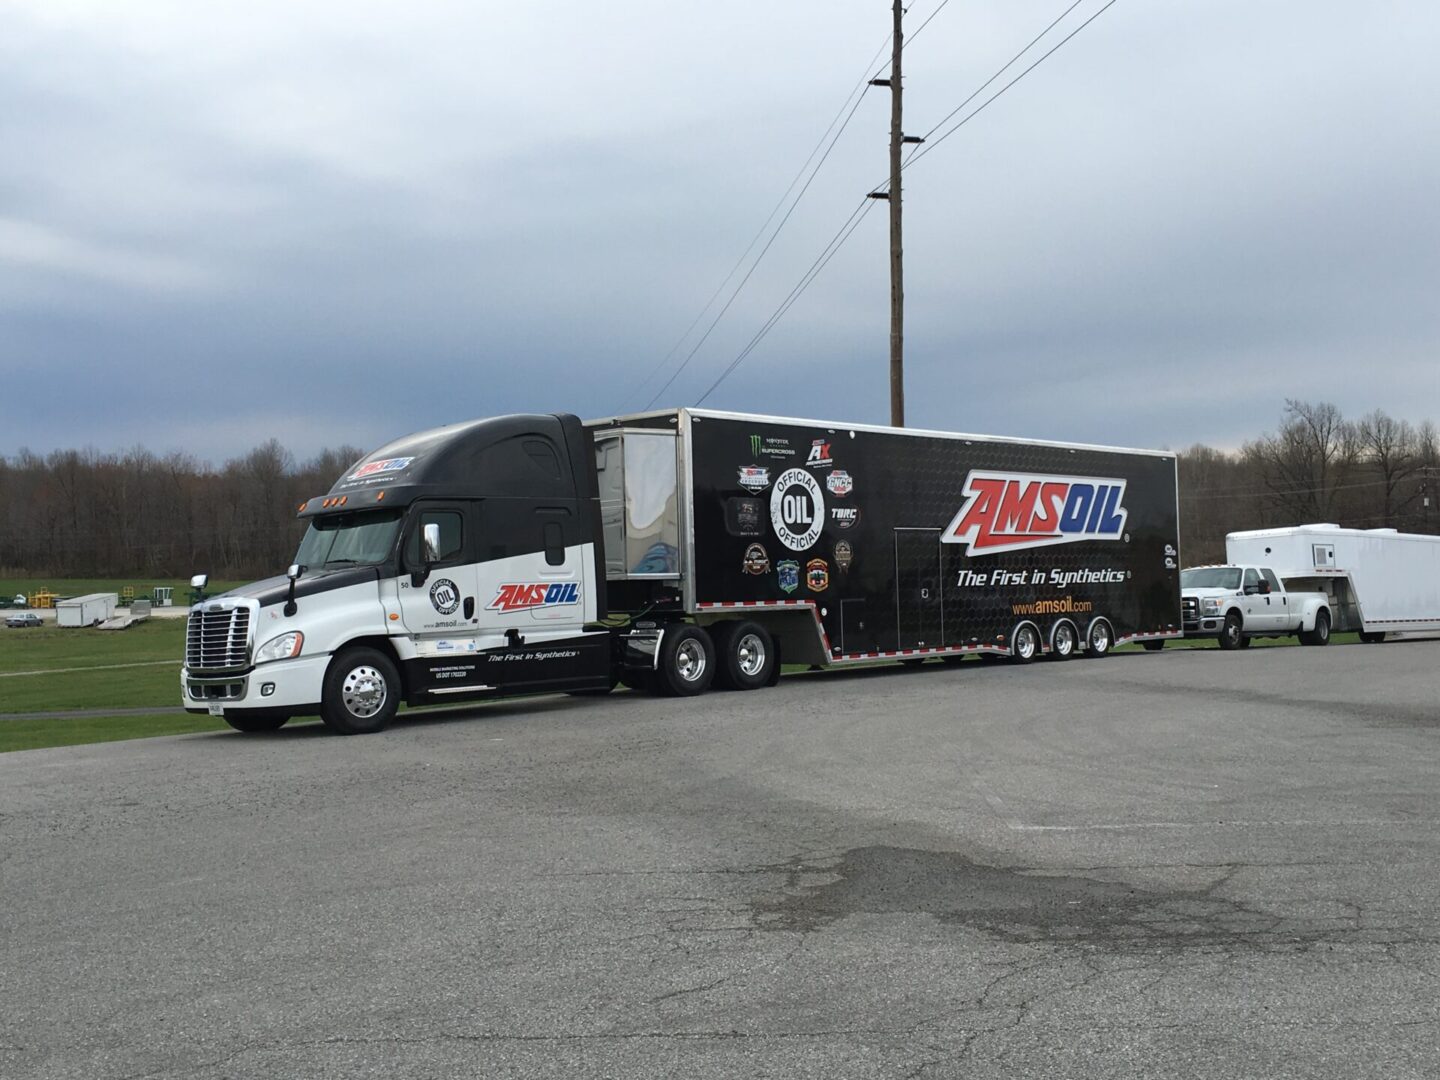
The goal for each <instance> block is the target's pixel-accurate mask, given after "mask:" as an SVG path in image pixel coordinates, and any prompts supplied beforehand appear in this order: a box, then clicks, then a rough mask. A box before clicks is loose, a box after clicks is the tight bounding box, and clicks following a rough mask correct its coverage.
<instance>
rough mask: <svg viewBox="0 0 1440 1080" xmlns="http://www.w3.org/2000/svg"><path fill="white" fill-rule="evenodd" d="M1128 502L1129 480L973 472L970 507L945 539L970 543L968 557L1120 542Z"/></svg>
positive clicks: (968, 488)
mask: <svg viewBox="0 0 1440 1080" xmlns="http://www.w3.org/2000/svg"><path fill="white" fill-rule="evenodd" d="M1124 497H1125V481H1124V480H1115V479H1110V478H1101V477H1095V476H1050V475H1046V474H1040V473H1005V472H986V471H982V470H979V469H974V470H971V472H970V475H969V476H967V477H966V478H965V503H964V505H963V506H961V507H960V511H959V513H957V514H956V515H955V518H954V520H953V521H951V522H950V525H949V527H947V528H946V530H945V531H944V532H943V533H942V534H941V536H940V539H941V542H942V543H946V544H968V545H969V546H968V547H967V548H966V550H965V554H967V555H989V554H993V553H996V552H1001V551H1019V550H1021V549H1023V548H1036V547H1047V546H1049V545H1051V544H1073V543H1076V542H1078V541H1081V540H1119V539H1121V538H1122V537H1123V536H1124V530H1125V519H1126V518H1127V517H1128V516H1129V511H1127V510H1126V509H1125V507H1124V506H1123V505H1121V500H1122V499H1124Z"/></svg>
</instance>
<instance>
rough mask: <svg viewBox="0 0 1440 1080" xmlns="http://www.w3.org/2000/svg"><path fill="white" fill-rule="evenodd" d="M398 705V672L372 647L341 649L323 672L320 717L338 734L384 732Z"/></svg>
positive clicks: (391, 662)
mask: <svg viewBox="0 0 1440 1080" xmlns="http://www.w3.org/2000/svg"><path fill="white" fill-rule="evenodd" d="M399 708H400V675H399V673H398V672H396V670H395V664H394V661H392V660H391V659H390V658H389V657H388V656H386V655H385V654H384V653H382V652H380V651H378V650H376V649H363V648H361V649H345V650H344V651H342V652H341V653H340V654H339V655H338V656H336V657H335V659H334V661H332V662H331V664H330V670H329V671H327V672H326V673H325V686H324V689H323V691H322V692H321V697H320V719H321V720H323V721H324V722H325V726H326V727H328V728H329V729H330V730H331V731H333V732H335V733H336V734H338V735H373V734H375V733H376V732H378V731H384V730H385V729H386V728H387V727H389V726H390V721H391V720H393V719H394V718H395V711H396V710H397V709H399Z"/></svg>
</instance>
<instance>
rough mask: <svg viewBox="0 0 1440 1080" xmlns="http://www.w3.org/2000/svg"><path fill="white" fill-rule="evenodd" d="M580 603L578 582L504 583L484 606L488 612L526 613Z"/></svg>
mask: <svg viewBox="0 0 1440 1080" xmlns="http://www.w3.org/2000/svg"><path fill="white" fill-rule="evenodd" d="M579 602H580V583H579V582H578V581H517V582H506V583H505V584H503V585H501V586H500V588H499V590H498V591H497V592H496V594H495V599H494V600H491V601H490V603H489V604H488V605H487V606H486V609H487V610H489V611H526V610H531V609H534V608H547V607H565V606H567V605H569V604H578V603H579Z"/></svg>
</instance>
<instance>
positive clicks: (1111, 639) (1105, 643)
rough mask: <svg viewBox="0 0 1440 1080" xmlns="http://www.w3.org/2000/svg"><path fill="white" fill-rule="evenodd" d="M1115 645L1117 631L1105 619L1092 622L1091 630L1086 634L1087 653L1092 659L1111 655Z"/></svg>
mask: <svg viewBox="0 0 1440 1080" xmlns="http://www.w3.org/2000/svg"><path fill="white" fill-rule="evenodd" d="M1114 645H1115V631H1114V630H1112V629H1111V628H1110V624H1109V623H1108V622H1106V621H1105V620H1104V619H1096V620H1095V621H1094V622H1092V623H1091V624H1090V632H1089V633H1088V634H1086V635H1085V655H1086V656H1087V657H1089V658H1091V659H1092V660H1098V659H1100V658H1101V657H1105V656H1109V655H1110V650H1111V649H1112V648H1113V647H1114Z"/></svg>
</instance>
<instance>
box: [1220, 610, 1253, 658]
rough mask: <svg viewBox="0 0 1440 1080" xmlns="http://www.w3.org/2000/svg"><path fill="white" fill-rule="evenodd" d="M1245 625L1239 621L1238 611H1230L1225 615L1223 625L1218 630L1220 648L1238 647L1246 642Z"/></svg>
mask: <svg viewBox="0 0 1440 1080" xmlns="http://www.w3.org/2000/svg"><path fill="white" fill-rule="evenodd" d="M1248 640H1249V639H1247V638H1246V637H1245V627H1244V626H1243V624H1242V623H1241V622H1240V613H1239V612H1238V611H1232V612H1230V613H1229V614H1228V615H1226V616H1225V625H1224V627H1223V628H1222V629H1221V630H1220V648H1222V649H1239V648H1242V647H1243V646H1245V645H1246V644H1248Z"/></svg>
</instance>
